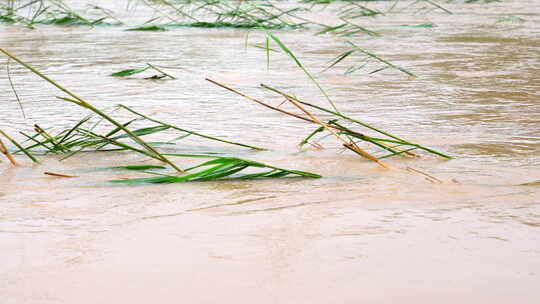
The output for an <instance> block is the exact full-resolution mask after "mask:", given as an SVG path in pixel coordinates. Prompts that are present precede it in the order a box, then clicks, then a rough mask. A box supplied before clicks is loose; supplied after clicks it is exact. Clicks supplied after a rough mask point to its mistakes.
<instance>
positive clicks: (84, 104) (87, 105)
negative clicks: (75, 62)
mask: <svg viewBox="0 0 540 304" xmlns="http://www.w3.org/2000/svg"><path fill="white" fill-rule="evenodd" d="M0 52H2V53H3V54H4V55H6V56H8V57H9V58H11V59H13V60H15V61H16V62H17V63H19V64H20V65H22V66H23V67H25V68H27V69H28V70H30V71H31V72H32V73H34V74H36V75H37V76H39V77H41V78H42V79H43V80H45V81H47V82H48V83H50V84H51V85H53V86H55V87H56V88H57V89H59V90H60V91H62V92H64V93H66V94H68V95H69V96H71V97H73V98H74V99H75V100H72V101H71V102H74V101H76V102H75V104H78V105H80V106H82V107H84V108H86V109H88V110H90V111H92V112H94V113H96V114H98V115H99V116H101V117H103V118H105V119H106V120H107V121H109V122H110V123H112V124H114V125H116V126H117V127H119V128H121V129H122V130H123V131H124V132H126V133H127V134H129V135H130V137H131V138H133V140H134V141H135V142H137V143H138V144H139V145H141V146H142V147H143V148H145V149H146V150H147V151H148V152H150V153H151V154H155V155H156V156H157V157H159V158H160V160H161V161H163V162H165V163H167V164H169V165H170V166H171V167H173V168H174V169H175V170H176V171H178V172H182V169H180V168H179V167H177V166H176V165H175V164H174V163H172V162H171V161H170V160H168V159H167V158H166V157H165V156H163V155H161V154H160V153H159V152H158V151H157V150H155V149H154V148H152V147H151V146H150V145H148V144H147V143H146V142H144V141H143V140H142V139H140V138H139V137H138V136H137V135H135V134H133V133H132V132H131V131H130V130H129V129H127V128H124V127H123V126H122V124H120V123H119V122H117V121H116V120H114V119H112V118H111V117H109V116H108V115H106V114H105V113H103V112H102V111H100V110H99V109H97V108H95V107H94V106H93V105H91V104H90V103H88V102H86V101H85V100H83V99H82V98H80V97H79V96H77V95H75V94H74V93H72V92H71V91H69V90H68V89H66V88H64V87H63V86H61V85H60V84H58V83H57V82H55V81H54V80H52V79H50V78H49V77H47V76H45V74H43V73H41V72H40V71H38V70H36V69H34V68H33V67H32V66H30V65H28V64H27V63H25V62H24V61H22V60H20V59H19V58H17V57H15V56H14V55H12V54H10V53H9V52H7V51H6V50H4V49H2V48H0Z"/></svg>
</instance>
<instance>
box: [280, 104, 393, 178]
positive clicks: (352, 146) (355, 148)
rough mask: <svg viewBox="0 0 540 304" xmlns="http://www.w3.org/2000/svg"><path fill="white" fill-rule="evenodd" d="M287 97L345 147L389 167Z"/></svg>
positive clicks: (387, 167) (384, 166)
mask: <svg viewBox="0 0 540 304" xmlns="http://www.w3.org/2000/svg"><path fill="white" fill-rule="evenodd" d="M287 99H288V100H289V101H290V102H291V103H292V104H293V105H294V106H296V107H297V108H298V109H300V110H301V111H302V112H304V113H306V115H308V116H309V117H310V118H311V119H313V120H314V121H316V122H317V123H318V124H319V125H321V126H322V127H324V128H325V129H326V131H328V132H330V133H332V134H333V135H334V136H335V137H336V138H337V139H339V140H341V141H342V142H343V144H344V146H345V147H347V148H349V149H351V150H353V151H354V152H357V153H358V154H360V155H362V156H364V157H365V158H367V159H369V160H371V161H373V162H375V163H377V164H378V165H379V166H381V167H383V168H385V169H390V167H389V166H388V165H387V164H385V163H383V162H381V161H380V160H378V159H377V158H376V157H375V156H373V155H371V154H369V153H368V152H366V151H364V150H363V149H361V148H360V147H358V146H357V145H356V144H354V142H352V141H350V140H347V139H345V138H343V137H342V136H340V135H339V134H338V133H337V132H336V131H335V130H334V129H332V128H331V127H330V126H328V125H327V124H325V123H324V122H322V121H321V120H320V119H319V118H317V117H316V116H315V115H313V114H311V113H310V112H309V111H308V110H306V109H305V108H304V107H302V106H301V105H300V103H299V102H297V101H296V100H294V99H292V98H287Z"/></svg>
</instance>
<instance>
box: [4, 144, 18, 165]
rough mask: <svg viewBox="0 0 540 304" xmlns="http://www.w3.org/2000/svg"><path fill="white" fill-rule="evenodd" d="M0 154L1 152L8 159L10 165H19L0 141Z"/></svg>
mask: <svg viewBox="0 0 540 304" xmlns="http://www.w3.org/2000/svg"><path fill="white" fill-rule="evenodd" d="M0 152H2V154H4V155H5V156H6V157H7V159H9V162H11V164H12V165H13V166H18V165H19V164H18V163H17V162H16V161H15V158H13V156H12V155H11V154H10V153H9V151H8V149H7V148H6V146H5V145H4V142H3V141H2V139H0Z"/></svg>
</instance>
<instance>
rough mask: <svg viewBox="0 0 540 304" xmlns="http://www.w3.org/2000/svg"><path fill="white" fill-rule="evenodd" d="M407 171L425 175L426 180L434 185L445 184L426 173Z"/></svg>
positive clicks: (409, 168)
mask: <svg viewBox="0 0 540 304" xmlns="http://www.w3.org/2000/svg"><path fill="white" fill-rule="evenodd" d="M407 171H409V172H412V173H418V174H421V175H423V176H424V177H425V178H426V180H428V181H429V182H430V183H433V184H442V183H443V181H442V180H440V179H438V178H436V177H434V176H431V175H429V174H427V173H425V172H422V171H420V170H418V169H414V168H411V167H407Z"/></svg>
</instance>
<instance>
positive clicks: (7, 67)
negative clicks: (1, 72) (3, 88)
mask: <svg viewBox="0 0 540 304" xmlns="http://www.w3.org/2000/svg"><path fill="white" fill-rule="evenodd" d="M10 62H11V58H8V61H7V64H6V70H7V71H6V72H7V78H8V80H9V85H10V86H11V90H12V91H13V94H14V95H15V98H16V99H17V102H18V103H19V108H21V113H22V115H23V118H26V114H25V113H24V108H23V106H22V102H21V99H20V98H19V94H17V90H15V86H14V85H13V81H12V80H11V71H10V69H9V64H10Z"/></svg>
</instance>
